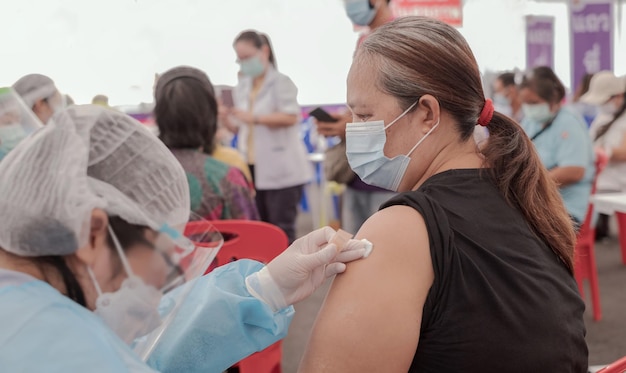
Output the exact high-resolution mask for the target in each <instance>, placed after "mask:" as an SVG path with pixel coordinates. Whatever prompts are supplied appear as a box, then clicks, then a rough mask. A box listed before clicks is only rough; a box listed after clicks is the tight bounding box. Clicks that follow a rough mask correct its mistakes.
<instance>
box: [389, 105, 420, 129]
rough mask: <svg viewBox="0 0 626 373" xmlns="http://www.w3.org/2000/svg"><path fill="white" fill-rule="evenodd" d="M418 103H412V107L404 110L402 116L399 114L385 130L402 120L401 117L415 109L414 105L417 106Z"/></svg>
mask: <svg viewBox="0 0 626 373" xmlns="http://www.w3.org/2000/svg"><path fill="white" fill-rule="evenodd" d="M418 102H419V101H415V102H414V103H413V105H411V106H409V108H408V109H406V110H405V111H404V112H402V114H400V115H399V116H398V117H397V118H396V119H394V120H392V121H391V123H389V124H388V125H386V126H385V129H387V128H389V127H391V126H393V125H394V124H395V123H396V122H397V121H399V120H400V119H402V117H403V116H405V115H406V113H408V112H409V111H411V109H413V108H414V107H415V105H417V103H418Z"/></svg>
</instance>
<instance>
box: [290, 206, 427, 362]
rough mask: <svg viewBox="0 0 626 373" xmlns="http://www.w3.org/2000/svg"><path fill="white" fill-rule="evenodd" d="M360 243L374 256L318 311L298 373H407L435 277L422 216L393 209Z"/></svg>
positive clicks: (340, 282)
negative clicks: (365, 243)
mask: <svg viewBox="0 0 626 373" xmlns="http://www.w3.org/2000/svg"><path fill="white" fill-rule="evenodd" d="M357 238H367V239H368V240H369V241H371V242H372V243H373V244H374V251H373V252H372V254H371V255H370V256H369V257H368V258H367V259H365V260H359V261H356V262H353V263H350V264H349V265H348V268H347V270H346V272H345V273H344V274H342V275H339V276H337V278H336V279H335V280H334V282H333V284H332V287H331V289H330V291H329V293H328V295H327V297H326V300H325V302H324V305H323V306H322V309H321V310H320V312H319V314H318V317H317V320H316V322H315V326H314V328H313V332H312V334H311V338H310V340H309V345H308V347H307V351H306V352H305V355H304V358H303V360H302V364H301V366H300V370H299V372H307V373H308V372H315V373H319V372H322V373H323V372H365V371H371V372H383V371H384V372H390V373H394V372H406V371H408V369H409V367H410V365H411V362H412V361H413V357H414V355H415V352H416V349H417V344H418V340H419V334H420V326H421V319H422V310H423V307H424V302H425V300H426V296H427V295H428V291H429V289H430V287H431V285H432V283H433V279H434V274H433V266H432V261H431V257H430V248H429V241H428V233H427V231H426V226H425V223H424V220H423V218H422V216H421V215H420V214H419V213H418V212H417V211H416V210H414V209H413V208H410V207H407V206H392V207H389V208H386V209H384V210H381V211H379V212H377V213H376V214H374V215H373V216H372V217H371V218H370V219H368V220H367V221H366V222H365V224H364V225H363V227H362V228H361V230H360V231H359V233H358V234H357Z"/></svg>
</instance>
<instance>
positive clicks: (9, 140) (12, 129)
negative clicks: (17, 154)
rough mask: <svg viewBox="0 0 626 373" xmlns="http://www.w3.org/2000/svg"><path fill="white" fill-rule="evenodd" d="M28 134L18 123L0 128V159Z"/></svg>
mask: <svg viewBox="0 0 626 373" xmlns="http://www.w3.org/2000/svg"><path fill="white" fill-rule="evenodd" d="M26 136H28V133H27V132H26V131H25V130H24V127H23V126H22V125H21V124H19V123H14V124H8V125H2V126H0V159H2V158H4V156H5V155H6V154H7V153H9V152H10V151H11V150H13V148H15V147H16V146H17V144H19V143H20V141H22V140H24V139H25V138H26Z"/></svg>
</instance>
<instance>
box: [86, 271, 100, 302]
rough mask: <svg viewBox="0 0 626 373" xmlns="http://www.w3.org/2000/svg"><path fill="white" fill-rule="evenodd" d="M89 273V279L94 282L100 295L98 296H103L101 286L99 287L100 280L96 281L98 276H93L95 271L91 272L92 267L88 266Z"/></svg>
mask: <svg viewBox="0 0 626 373" xmlns="http://www.w3.org/2000/svg"><path fill="white" fill-rule="evenodd" d="M87 273H88V274H89V277H90V278H91V282H93V286H94V287H95V288H96V293H98V296H101V295H102V289H100V285H98V280H96V276H95V275H94V274H93V271H92V270H91V267H89V266H87Z"/></svg>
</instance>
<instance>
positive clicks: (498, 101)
mask: <svg viewBox="0 0 626 373" xmlns="http://www.w3.org/2000/svg"><path fill="white" fill-rule="evenodd" d="M493 107H494V109H495V110H496V111H498V112H500V113H502V114H504V115H507V116H511V115H512V114H513V109H512V108H511V101H510V100H509V99H508V98H506V96H505V95H503V94H502V93H496V94H494V95H493Z"/></svg>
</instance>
